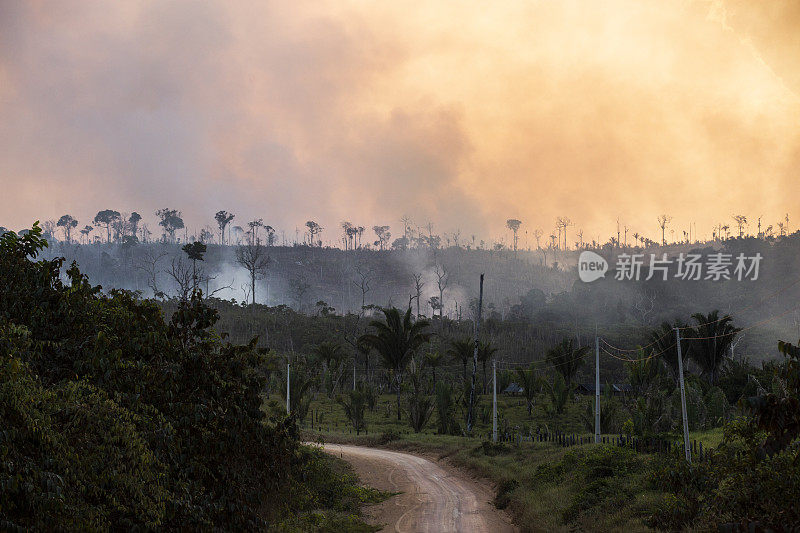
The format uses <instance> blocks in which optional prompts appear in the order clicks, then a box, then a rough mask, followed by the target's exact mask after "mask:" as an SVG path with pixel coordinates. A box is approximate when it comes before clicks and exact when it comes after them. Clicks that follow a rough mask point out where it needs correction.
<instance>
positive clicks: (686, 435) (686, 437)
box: [675, 328, 692, 463]
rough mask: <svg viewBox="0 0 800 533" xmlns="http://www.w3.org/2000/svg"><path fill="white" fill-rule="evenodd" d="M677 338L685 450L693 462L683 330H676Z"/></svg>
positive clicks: (688, 460)
mask: <svg viewBox="0 0 800 533" xmlns="http://www.w3.org/2000/svg"><path fill="white" fill-rule="evenodd" d="M675 337H676V339H677V347H678V379H680V380H681V413H682V414H683V448H684V450H685V451H686V461H687V462H689V463H691V462H692V449H691V448H690V447H689V419H688V418H687V417H686V388H685V387H684V385H683V356H682V355H681V330H680V328H675Z"/></svg>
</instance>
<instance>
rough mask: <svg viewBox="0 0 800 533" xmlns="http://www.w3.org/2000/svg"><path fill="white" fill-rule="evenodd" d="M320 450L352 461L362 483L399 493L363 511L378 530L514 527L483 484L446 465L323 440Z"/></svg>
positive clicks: (493, 529)
mask: <svg viewBox="0 0 800 533" xmlns="http://www.w3.org/2000/svg"><path fill="white" fill-rule="evenodd" d="M324 450H325V451H326V452H328V453H331V454H333V455H336V456H339V457H341V458H343V459H345V460H346V461H348V462H349V463H350V464H352V465H353V468H354V469H355V471H356V473H357V474H358V475H359V477H360V478H361V481H362V482H363V483H364V484H366V485H368V486H370V487H374V488H377V489H380V490H388V491H393V492H401V494H398V495H396V496H393V497H391V498H389V499H388V500H386V501H384V502H382V503H380V504H378V505H374V506H370V507H369V508H368V509H367V517H368V519H369V520H370V521H371V522H372V523H374V524H385V526H384V528H383V529H382V531H395V532H398V533H405V532H411V531H432V532H443V531H459V532H461V531H465V532H469V531H491V532H500V533H502V532H512V531H516V529H515V528H514V527H513V526H512V525H511V524H510V522H509V520H508V518H507V517H506V516H505V515H504V514H503V513H501V512H499V511H498V510H497V509H495V508H494V507H493V506H492V504H491V503H489V502H490V500H491V499H492V493H491V491H490V490H488V488H487V487H482V486H481V485H479V484H477V483H475V482H474V481H472V480H470V479H468V478H467V477H466V476H463V475H461V474H460V473H459V472H457V471H455V470H453V469H450V468H448V467H446V466H445V467H443V466H441V465H439V464H437V463H434V462H432V461H429V460H428V459H424V458H422V457H418V456H416V455H410V454H407V453H399V452H392V451H388V450H381V449H378V448H364V447H361V446H346V445H339V444H326V445H325V446H324Z"/></svg>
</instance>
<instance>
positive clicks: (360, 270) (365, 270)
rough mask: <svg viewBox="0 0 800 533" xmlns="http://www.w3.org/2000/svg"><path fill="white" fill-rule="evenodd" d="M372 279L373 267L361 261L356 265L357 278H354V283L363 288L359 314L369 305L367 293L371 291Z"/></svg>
mask: <svg viewBox="0 0 800 533" xmlns="http://www.w3.org/2000/svg"><path fill="white" fill-rule="evenodd" d="M371 281H372V268H371V267H370V266H369V265H367V264H366V263H359V264H358V265H357V266H356V279H355V280H352V282H353V285H355V286H356V287H358V288H359V289H360V290H361V311H360V312H359V315H360V314H361V313H363V312H364V308H365V307H366V305H367V293H368V292H369V291H370V286H369V284H370V282H371Z"/></svg>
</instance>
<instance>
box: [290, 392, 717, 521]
mask: <svg viewBox="0 0 800 533" xmlns="http://www.w3.org/2000/svg"><path fill="white" fill-rule="evenodd" d="M392 401H393V399H392V397H390V396H386V397H381V398H380V401H379V404H378V407H377V408H376V409H375V410H374V411H371V412H369V413H368V415H367V417H368V421H367V424H368V426H367V427H368V428H369V433H368V434H364V433H362V434H361V435H356V434H355V433H353V432H352V431H351V430H350V429H349V427H348V426H347V423H346V418H345V416H344V412H343V411H342V410H341V406H339V405H338V404H336V403H335V402H332V401H330V400H328V399H326V398H323V399H320V400H318V401H315V402H313V403H312V409H313V411H314V415H313V416H314V417H315V420H316V421H317V422H318V423H317V424H315V426H316V427H314V428H313V429H311V427H310V425H311V424H310V423H309V424H307V427H306V429H305V430H304V431H303V437H304V439H306V440H308V441H318V440H322V441H324V442H329V443H330V442H336V443H341V444H357V445H362V446H371V447H383V448H387V449H393V450H399V451H407V452H411V453H418V454H421V455H425V456H428V457H432V458H434V459H437V460H442V459H446V460H447V461H448V462H449V463H450V464H452V465H453V466H455V467H457V468H460V469H463V470H464V471H467V472H469V473H471V474H473V475H475V476H477V477H480V478H483V479H486V480H488V481H489V482H490V483H492V485H493V486H494V487H495V491H496V497H495V502H494V503H495V505H496V506H497V507H499V508H501V509H505V510H507V511H508V512H509V513H510V514H511V516H512V518H513V520H514V522H515V523H516V524H517V525H518V526H520V527H521V528H522V530H523V531H545V530H547V531H567V530H574V529H582V530H603V531H608V530H625V531H648V530H650V529H649V528H648V527H647V525H646V524H645V520H646V518H647V517H648V516H649V515H650V514H651V513H652V511H653V509H654V507H655V506H656V504H657V503H658V502H659V501H660V500H662V499H663V498H664V497H665V496H666V495H665V494H664V493H663V492H660V491H658V490H656V489H654V488H653V486H652V483H651V477H652V474H651V472H652V469H653V465H654V462H655V461H657V460H658V459H657V458H656V457H655V456H653V455H650V454H643V453H636V452H634V451H632V450H628V449H623V448H619V447H616V446H611V445H594V444H589V445H583V446H574V447H570V448H562V447H560V446H557V445H555V444H553V443H546V442H545V443H539V442H527V441H526V442H521V443H518V444H517V443H499V444H490V443H488V442H484V441H485V439H484V438H465V437H461V436H451V435H438V434H436V433H435V430H434V429H433V428H432V427H426V428H425V429H424V430H423V432H421V433H413V432H411V431H410V429H409V428H408V426H407V424H406V423H405V422H404V421H401V422H400V423H398V422H397V420H396V417H395V416H393V413H394V412H393V411H391V410H390V409H387V406H390V405H391V402H392ZM501 402H502V409H503V412H504V416H505V418H506V421H507V422H506V424H507V425H508V426H510V427H511V428H513V429H518V430H522V429H523V428H524V429H525V430H528V429H533V428H535V427H536V425H537V423H538V422H537V421H536V420H533V419H531V418H529V417H528V416H527V412H526V410H525V408H524V406H521V405H520V403H519V401H518V400H517V399H516V398H503V399H502V400H501ZM581 409H583V406H581V405H580V404H570V406H569V408H568V410H567V411H565V413H563V415H562V416H561V417H560V419H559V418H557V419H555V420H553V419H551V420H549V424H550V426H548V427H553V426H558V427H560V428H562V430H563V431H570V430H573V431H575V432H576V433H579V434H584V435H586V434H587V433H586V430H585V428H584V427H582V425H581V423H580V422H579V420H580V418H579V412H580V410H581ZM533 416H534V417H537V412H536V410H534V413H533ZM542 418H543V417H542ZM540 427H542V426H540ZM320 428H322V431H319V429H320ZM477 431H478V432H479V433H480V434H481V435H484V436H485V435H486V434H487V433H488V431H490V426H489V425H487V424H485V423H482V422H479V424H478V426H477ZM691 438H692V439H696V440H698V441H701V442H703V445H704V447H705V448H708V447H711V446H716V445H717V444H718V443H719V441H720V440H721V438H722V431H721V430H720V429H714V430H709V431H704V432H694V433H692V435H691Z"/></svg>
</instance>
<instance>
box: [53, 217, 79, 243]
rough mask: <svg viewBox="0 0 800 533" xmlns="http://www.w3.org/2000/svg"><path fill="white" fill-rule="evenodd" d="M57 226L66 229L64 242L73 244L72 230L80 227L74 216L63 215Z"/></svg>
mask: <svg viewBox="0 0 800 533" xmlns="http://www.w3.org/2000/svg"><path fill="white" fill-rule="evenodd" d="M56 226H58V227H59V228H64V240H65V241H67V242H72V230H73V228H77V227H78V221H77V220H75V218H74V217H73V216H72V215H61V218H59V219H58V222H56Z"/></svg>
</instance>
